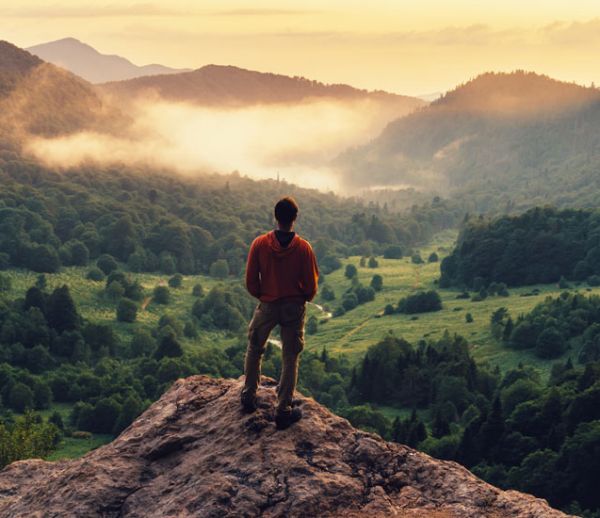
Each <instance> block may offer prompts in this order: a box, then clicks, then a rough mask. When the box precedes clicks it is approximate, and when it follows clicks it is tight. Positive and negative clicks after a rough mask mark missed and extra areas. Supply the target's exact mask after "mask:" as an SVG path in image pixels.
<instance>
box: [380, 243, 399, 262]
mask: <svg viewBox="0 0 600 518" xmlns="http://www.w3.org/2000/svg"><path fill="white" fill-rule="evenodd" d="M383 257H384V258H385V259H402V248H401V247H399V246H398V245H391V246H388V247H387V248H386V249H385V250H384V251H383Z"/></svg>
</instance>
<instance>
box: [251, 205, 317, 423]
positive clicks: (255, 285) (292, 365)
mask: <svg viewBox="0 0 600 518" xmlns="http://www.w3.org/2000/svg"><path fill="white" fill-rule="evenodd" d="M297 216H298V204H297V203H296V202H295V200H294V199H293V198H289V197H287V198H283V199H281V200H279V201H278V202H277V204H276V205H275V219H276V220H277V230H273V231H271V232H269V233H267V234H264V235H262V236H259V237H257V238H256V239H255V240H254V242H253V243H252V245H251V246H250V252H249V254H248V264H247V266H246V288H247V289H248V291H249V292H250V294H251V295H252V296H253V297H256V298H257V299H259V301H260V302H259V304H258V306H257V307H256V310H255V311H254V316H253V317H252V321H251V322H250V325H249V326H248V348H247V351H246V360H245V365H244V372H245V374H246V381H245V385H244V389H243V391H242V407H243V408H244V410H245V411H246V412H253V411H254V410H256V407H257V399H256V391H257V390H258V385H259V382H260V364H261V359H262V355H263V353H264V351H265V344H266V342H267V340H268V338H269V334H270V333H271V331H272V329H273V328H274V327H275V326H277V325H279V326H280V327H281V341H282V346H281V349H282V360H283V361H282V366H281V377H280V379H279V385H278V387H277V410H276V413H275V424H276V425H277V428H279V429H284V428H287V427H288V426H290V425H291V424H293V423H295V422H296V421H299V420H300V419H301V418H302V411H301V410H300V408H298V407H293V406H292V401H293V395H294V390H295V388H296V382H297V379H298V361H299V356H300V353H301V352H302V349H303V348H304V317H305V314H306V301H310V300H312V299H313V298H314V296H315V295H316V293H317V283H318V280H319V270H318V268H317V261H316V258H315V254H314V252H313V250H312V248H311V246H310V244H309V243H308V241H305V240H304V239H302V238H301V237H299V236H298V235H297V234H296V233H295V232H294V231H293V229H294V223H295V221H296V218H297Z"/></svg>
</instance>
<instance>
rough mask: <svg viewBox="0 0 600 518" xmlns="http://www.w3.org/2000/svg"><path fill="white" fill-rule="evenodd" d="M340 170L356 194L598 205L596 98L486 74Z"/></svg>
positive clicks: (353, 154) (519, 76) (549, 83)
mask: <svg viewBox="0 0 600 518" xmlns="http://www.w3.org/2000/svg"><path fill="white" fill-rule="evenodd" d="M338 164H339V166H340V169H341V171H342V174H344V175H345V177H346V180H347V181H348V182H349V183H352V184H354V185H357V186H368V185H390V186H392V185H410V186H416V187H419V188H421V189H425V190H430V191H436V192H440V193H443V194H446V193H448V192H466V193H470V194H471V195H473V196H478V197H480V198H481V200H480V201H481V203H480V208H482V209H485V208H486V207H485V204H486V203H488V202H486V201H485V200H484V198H494V203H497V202H499V203H506V204H508V205H509V206H510V205H511V204H512V205H517V206H531V205H533V204H540V203H548V202H556V203H559V204H562V205H569V204H570V205H579V206H585V205H590V204H597V202H596V201H595V200H596V199H597V194H598V190H597V189H600V185H598V186H596V184H597V183H598V182H597V176H598V174H597V171H598V170H599V168H600V91H599V90H598V89H595V88H585V87H582V86H578V85H575V84H571V83H564V82H560V81H556V80H553V79H551V78H549V77H546V76H542V75H538V74H534V73H527V72H521V71H519V72H514V73H510V74H506V73H487V74H483V75H481V76H479V77H477V78H475V79H473V80H472V81H469V82H468V83H466V84H464V85H461V86H459V87H457V88H456V89H454V90H453V91H451V92H448V93H447V94H445V95H444V96H443V97H441V98H440V99H439V100H437V101H435V102H433V103H431V104H430V105H429V106H427V107H425V108H423V109H421V110H418V111H416V112H415V113H412V114H410V115H408V116H406V117H403V118H400V119H398V120H396V121H394V122H392V123H390V124H389V125H388V126H387V128H386V129H385V130H384V131H383V132H382V134H381V135H380V136H379V137H378V138H376V139H375V140H374V141H372V142H370V143H368V144H366V145H365V146H362V147H359V148H356V149H352V150H349V151H348V152H346V153H345V154H344V155H342V156H341V157H340V158H339V160H338Z"/></svg>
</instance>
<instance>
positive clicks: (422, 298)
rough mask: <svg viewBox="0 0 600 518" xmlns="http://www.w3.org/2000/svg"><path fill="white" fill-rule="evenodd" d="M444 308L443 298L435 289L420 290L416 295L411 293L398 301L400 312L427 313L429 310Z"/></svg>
mask: <svg viewBox="0 0 600 518" xmlns="http://www.w3.org/2000/svg"><path fill="white" fill-rule="evenodd" d="M441 309H442V299H441V298H440V296H439V294H438V292H437V291H435V290H431V291H420V292H418V293H415V294H414V295H409V296H408V297H405V298H403V299H401V300H400V302H399V303H398V312H399V313H407V314H412V313H427V312H429V311H439V310H441Z"/></svg>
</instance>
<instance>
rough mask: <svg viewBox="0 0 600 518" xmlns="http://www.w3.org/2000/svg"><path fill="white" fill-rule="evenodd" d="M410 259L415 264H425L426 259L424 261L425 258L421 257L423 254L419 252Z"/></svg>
mask: <svg viewBox="0 0 600 518" xmlns="http://www.w3.org/2000/svg"><path fill="white" fill-rule="evenodd" d="M410 261H411V262H412V263H413V264H423V263H424V262H425V261H423V259H422V258H421V254H419V253H418V252H417V253H415V254H413V255H412V257H411V258H410Z"/></svg>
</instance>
